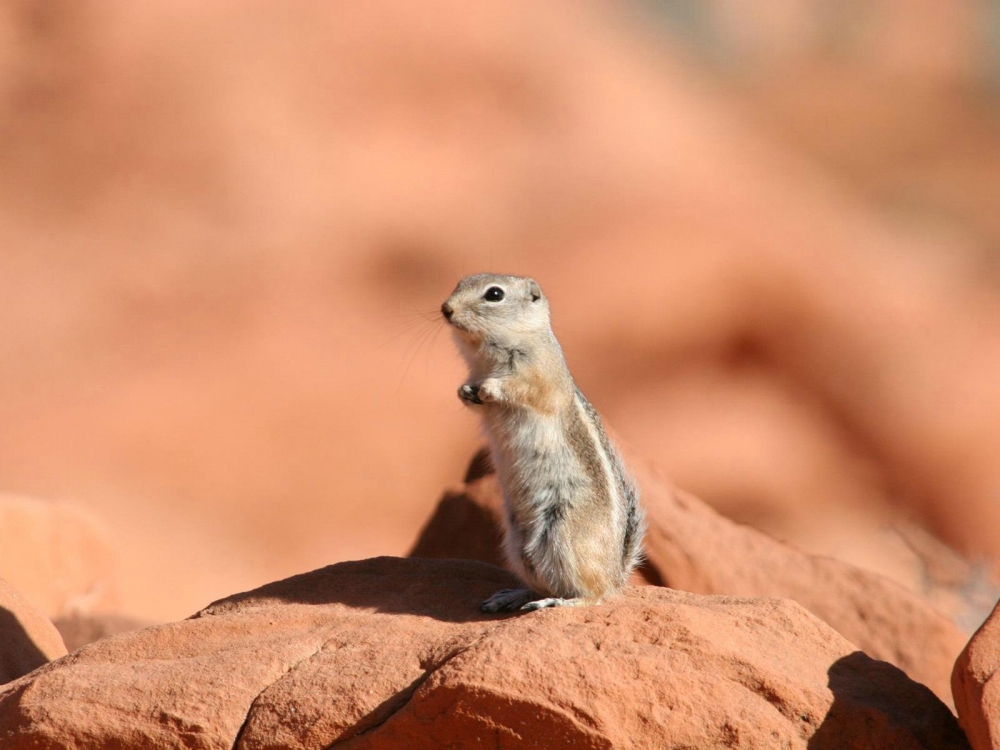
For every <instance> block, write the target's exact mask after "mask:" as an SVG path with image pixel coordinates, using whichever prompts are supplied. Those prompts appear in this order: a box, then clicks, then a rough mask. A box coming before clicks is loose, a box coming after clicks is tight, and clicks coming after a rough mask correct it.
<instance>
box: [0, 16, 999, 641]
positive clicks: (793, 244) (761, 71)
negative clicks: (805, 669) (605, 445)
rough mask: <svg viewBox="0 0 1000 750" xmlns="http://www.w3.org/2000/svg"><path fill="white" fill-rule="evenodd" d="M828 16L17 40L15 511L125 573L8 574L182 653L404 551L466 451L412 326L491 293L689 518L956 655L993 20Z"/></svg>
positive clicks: (981, 326)
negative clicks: (927, 603)
mask: <svg viewBox="0 0 1000 750" xmlns="http://www.w3.org/2000/svg"><path fill="white" fill-rule="evenodd" d="M671 7H672V8H673V10H671ZM825 7H826V6H825V4H819V3H812V2H806V0H801V1H800V2H794V3H770V2H768V3H754V4H752V5H751V4H749V3H722V2H704V3H698V4H694V3H684V4H679V5H675V6H670V5H669V4H667V3H654V2H650V1H646V2H641V3H633V4H627V5H620V4H601V3H569V2H558V1H554V2H550V3H546V4H535V3H513V4H512V3H502V4H501V3H495V2H484V3H473V4H469V3H458V2H454V1H453V0H433V1H432V2H425V3H420V4H409V5H406V4H402V5H401V4H396V3H388V2H374V3H366V4H365V5H364V6H363V7H362V6H355V5H339V6H336V7H334V6H329V7H320V6H317V5H315V4H310V3H304V2H290V3H282V4H280V5H278V4H273V3H264V2H251V3H245V2H244V3H236V2H222V1H221V0H219V1H218V2H213V3H191V2H187V3H179V2H147V3H142V4H135V3H125V2H121V0H99V1H96V2H93V3H89V4H87V5H83V4H78V3H73V2H69V0H61V1H60V2H50V3H44V4H43V3H38V2H28V1H27V0H14V1H13V2H10V3H7V4H5V5H4V6H3V8H0V248H2V250H0V315H2V320H3V324H2V325H0V365H2V366H0V491H3V492H8V493H15V494H17V495H28V496H34V497H37V498H44V499H47V500H48V499H51V500H53V501H57V502H58V503H60V504H61V505H60V506H59V507H71V506H75V507H76V509H78V510H79V512H80V513H81V514H84V515H85V517H86V519H87V521H86V522H87V524H93V525H95V526H96V527H97V528H98V529H99V530H100V536H101V538H103V539H104V540H106V545H107V549H106V550H95V551H94V552H93V555H94V559H93V560H90V561H89V562H87V563H86V565H89V566H91V567H93V568H94V569H95V570H99V571H104V570H105V567H106V561H105V559H104V556H105V555H106V554H111V555H113V557H114V559H115V572H114V574H113V575H112V574H110V573H109V574H107V576H106V577H107V578H108V579H114V582H113V586H111V585H110V584H108V585H107V586H105V585H104V584H100V585H97V584H93V583H88V584H87V586H89V587H90V588H89V589H86V590H81V591H78V592H75V594H76V596H73V595H72V594H73V593H74V592H69V593H67V594H66V595H65V596H64V597H63V598H62V599H59V600H58V602H56V603H51V602H52V601H53V600H51V599H47V598H46V597H50V596H52V594H51V592H48V591H42V590H40V589H37V588H33V587H32V584H30V583H25V581H29V582H30V580H31V575H29V573H28V572H26V571H27V570H29V568H30V566H29V564H28V563H27V562H25V563H24V565H25V569H24V570H21V571H19V570H18V569H17V565H16V563H13V562H7V558H6V557H3V558H0V559H3V560H4V562H5V566H7V567H5V569H4V570H0V577H2V578H4V579H7V580H8V581H10V582H11V583H13V584H15V585H16V586H18V587H19V589H20V590H21V591H23V592H25V594H27V595H29V596H34V598H35V601H36V602H37V603H39V605H40V606H42V607H43V608H44V609H45V610H46V612H47V614H49V616H56V615H60V614H66V611H67V608H69V609H73V607H72V606H70V605H69V604H67V602H69V601H73V602H77V605H74V606H79V605H78V603H79V601H80V600H81V598H83V599H86V598H87V594H88V592H89V593H90V594H93V596H91V599H94V598H95V597H96V599H97V600H98V601H97V602H96V603H95V604H93V606H94V607H96V608H101V607H104V608H110V609H114V610H115V611H122V612H125V613H127V614H129V615H132V616H135V617H140V618H148V619H154V620H167V619H176V618H179V617H183V616H186V615H188V614H190V613H192V612H194V611H195V610H197V609H199V608H200V607H202V606H204V605H205V604H207V603H208V602H210V601H212V600H213V599H217V598H220V597H222V596H225V595H227V594H230V593H232V592H234V591H238V590H243V589H249V588H252V587H255V586H258V585H260V584H263V583H265V582H268V581H273V580H275V579H278V578H282V577H285V576H288V575H290V574H293V573H296V572H300V571H304V570H309V569H312V568H315V567H319V566H322V565H325V564H328V563H332V562H336V561H340V560H347V559H358V558H364V557H370V556H373V555H378V554H390V555H400V554H405V552H406V551H407V549H408V548H409V547H410V545H411V543H412V542H413V540H414V538H415V537H416V534H417V532H418V530H419V528H420V526H421V524H422V523H423V521H424V520H425V519H426V518H427V516H428V515H429V514H430V513H431V511H432V509H433V508H434V507H435V505H436V501H437V499H438V497H439V495H440V492H441V490H442V488H443V487H444V486H445V485H448V484H451V483H454V482H456V481H457V480H458V479H459V478H460V477H461V475H462V471H463V468H464V466H465V464H466V463H467V460H468V457H469V456H470V455H471V453H472V451H473V450H474V449H475V447H476V446H477V445H478V432H477V425H476V423H475V420H474V419H473V418H472V417H471V416H470V415H469V414H467V413H466V412H465V411H464V410H463V409H462V407H461V405H460V404H459V402H458V400H457V399H456V398H455V396H454V392H455V388H456V387H457V385H458V384H459V383H460V382H461V378H462V375H463V370H462V367H461V365H460V363H459V361H458V358H457V356H456V355H455V354H454V352H453V347H452V346H451V343H450V342H449V341H448V340H447V334H446V333H444V332H443V330H442V327H441V325H439V323H438V320H437V314H436V309H437V306H438V305H439V304H440V302H441V300H442V299H443V298H444V297H445V296H446V295H447V294H448V292H449V291H450V290H451V288H452V287H453V286H454V284H455V282H456V281H457V279H458V278H459V277H460V276H462V275H464V274H466V273H471V272H477V271H482V270H496V271H501V272H511V273H519V274H526V275H533V276H535V277H536V278H537V279H538V280H539V281H540V282H541V284H542V286H543V288H544V289H545V290H546V292H547V293H548V295H549V297H550V298H551V300H552V307H553V310H554V319H555V326H556V331H557V333H558V334H559V335H560V338H561V340H562V342H563V345H564V348H565V350H566V353H567V357H568V359H569V362H570V365H571V367H572V368H573V370H574V372H575V374H576V377H577V380H578V381H579V384H580V385H581V387H582V388H583V389H584V390H585V391H586V392H587V394H588V396H589V397H590V398H591V400H592V401H593V402H594V403H595V404H596V405H597V407H598V408H599V409H600V410H601V411H602V413H603V414H604V415H605V418H606V421H607V422H609V423H610V424H611V425H612V426H613V427H614V429H615V431H616V433H617V434H618V435H619V436H620V437H621V439H622V440H623V441H624V442H627V443H629V444H630V445H631V446H632V447H633V448H634V449H635V450H636V451H638V452H639V453H641V454H643V455H645V456H648V457H649V458H650V459H652V460H653V461H655V462H656V463H657V464H659V465H660V466H661V467H662V468H663V469H664V471H665V472H666V473H667V474H669V475H670V476H671V477H672V479H673V480H674V481H676V483H677V484H678V485H680V486H681V487H683V488H685V489H688V490H690V491H692V492H694V493H695V494H697V495H699V496H700V497H702V498H703V499H705V500H707V501H709V502H710V503H712V504H713V505H714V506H715V507H716V508H718V509H719V510H720V511H722V512H723V513H724V514H725V515H727V516H729V517H731V518H735V519H736V520H740V521H744V522H747V523H750V524H753V525H754V526H757V527H758V528H761V529H763V530H765V531H768V532H770V533H772V534H774V535H776V536H779V537H780V538H783V539H787V540H789V541H791V542H793V543H794V544H796V545H798V546H799V547H801V548H803V549H804V550H806V551H808V552H811V553H820V554H828V555H831V556H834V557H837V558H840V559H843V560H846V561H848V562H852V563H855V564H858V565H861V566H863V567H867V568H869V569H872V570H875V571H877V572H881V573H884V574H886V575H889V576H891V577H893V578H895V579H896V580H898V581H900V582H901V583H903V585H905V586H907V587H909V588H911V589H914V590H916V591H918V592H921V593H924V594H926V595H928V597H929V598H930V599H931V600H932V601H933V602H934V603H935V604H936V605H937V606H938V607H939V608H941V609H942V610H943V611H945V612H946V613H947V614H949V615H951V616H952V617H953V618H954V619H955V620H956V621H957V622H958V623H959V625H960V626H961V627H963V628H964V629H965V630H966V631H967V632H971V630H972V629H974V628H975V627H976V626H977V625H978V624H979V622H981V620H982V618H983V617H985V615H986V614H987V613H988V612H989V609H990V608H991V606H992V604H993V603H994V601H995V588H994V585H993V584H992V583H991V582H990V581H989V575H988V571H989V569H990V566H994V567H995V565H996V563H997V562H998V561H1000V535H998V534H997V533H996V529H997V528H1000V462H998V461H997V459H996V457H997V456H998V455H1000V387H998V382H1000V265H998V263H997V259H998V258H1000V255H998V253H997V247H998V246H1000V245H998V243H1000V220H998V217H1000V190H998V189H997V187H998V185H997V182H998V178H1000V108H998V93H1000V68H998V67H997V66H996V62H997V59H1000V58H996V57H995V55H996V39H997V35H998V34H1000V32H997V34H994V36H992V37H991V36H989V35H988V34H987V33H986V32H987V30H988V29H991V28H992V29H994V30H995V29H997V28H1000V18H998V14H997V12H996V11H994V10H992V9H991V8H990V6H989V5H988V4H987V3H986V2H985V1H983V2H974V1H973V0H965V1H964V2H956V3H948V4H943V3H930V2H921V3H911V2H907V3H903V2H899V1H898V0H880V1H879V2H875V3H861V2H851V3H845V4H839V5H838V6H837V7H838V8H839V10H838V11H837V12H833V11H830V10H824V8H825ZM18 502H20V500H18ZM32 512H34V511H32ZM39 523H51V522H50V521H40V522H39ZM8 528H9V527H8ZM44 528H48V527H44ZM88 528H89V527H88ZM4 533H8V532H6V531H5V532H4ZM31 533H38V534H41V533H42V532H31ZM88 533H89V532H88ZM95 533H96V532H95ZM87 538H88V539H89V537H87ZM88 543H89V542H88ZM85 567H86V566H85ZM87 569H88V570H89V569H90V568H87ZM102 575H103V573H102ZM95 587H96V588H95ZM91 589H94V590H96V591H97V594H94V591H91ZM112 589H113V592H114V595H113V596H110V595H109V596H105V591H106V590H112ZM991 595H992V596H993V598H992V599H990V596H991ZM88 601H89V600H88Z"/></svg>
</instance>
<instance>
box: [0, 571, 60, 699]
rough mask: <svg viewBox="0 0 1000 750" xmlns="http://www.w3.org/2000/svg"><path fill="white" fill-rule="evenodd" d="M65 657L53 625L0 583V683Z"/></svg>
mask: <svg viewBox="0 0 1000 750" xmlns="http://www.w3.org/2000/svg"><path fill="white" fill-rule="evenodd" d="M65 654H66V646H64V645H63V641H62V638H61V637H60V636H59V631H57V630H56V628H55V626H54V625H53V624H52V623H51V622H49V620H48V619H47V618H46V617H45V615H43V614H42V613H41V612H40V611H39V610H38V608H37V607H36V606H35V605H33V604H32V603H31V602H29V601H28V600H27V599H26V598H25V597H24V595H23V594H21V593H20V592H19V591H18V590H17V589H15V588H14V587H13V586H11V585H10V584H9V583H7V582H6V581H4V580H0V683H4V682H10V681H11V680H16V679H17V678H18V677H21V676H22V675H26V674H28V672H30V671H31V670H33V669H36V668H38V667H40V666H42V665H43V664H45V663H46V662H47V661H50V660H51V659H58V658H59V657H60V656H64V655H65Z"/></svg>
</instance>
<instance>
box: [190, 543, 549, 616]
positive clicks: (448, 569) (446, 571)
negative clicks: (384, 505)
mask: <svg viewBox="0 0 1000 750" xmlns="http://www.w3.org/2000/svg"><path fill="white" fill-rule="evenodd" d="M519 585H520V584H519V582H518V580H517V578H516V577H515V576H513V575H512V574H511V573H508V572H507V571H505V570H502V569H500V568H498V567H496V566H495V565H490V564H488V563H483V562H479V561H477V560H454V559H425V558H418V557H413V558H404V557H375V558H371V559H368V560H357V561H350V562H341V563H336V564H334V565H328V566H326V567H325V568H319V569H318V570H314V571H312V572H309V573H302V574H299V575H296V576H292V577H291V578H286V579H284V580H282V581H276V582H274V583H269V584H267V585H265V586H261V587H260V588H258V589H254V590H253V591H247V592H244V593H242V594H235V595H233V596H229V597H227V598H225V599H222V600H220V601H217V602H214V603H212V604H210V605H209V606H208V607H206V608H205V609H203V610H202V611H201V612H199V613H197V614H195V615H194V616H193V617H199V616H201V615H203V614H217V613H221V612H224V611H225V610H227V609H230V608H233V607H237V606H239V605H242V604H245V603H247V602H251V601H254V600H258V601H261V602H265V601H284V602H288V603H290V604H316V605H321V604H342V605H344V606H347V607H352V608H355V609H366V610H371V611H373V612H380V613H386V614H403V615H416V616H422V617H430V618H433V619H436V620H441V621H443V622H483V621H490V620H499V619H505V618H504V616H502V615H494V614H484V613H482V612H480V611H479V604H480V602H482V601H483V600H484V599H485V598H486V597H487V596H489V595H490V594H493V593H494V592H496V591H497V589H501V588H516V587H517V586H519ZM528 615H530V613H515V614H512V615H507V617H523V616H528Z"/></svg>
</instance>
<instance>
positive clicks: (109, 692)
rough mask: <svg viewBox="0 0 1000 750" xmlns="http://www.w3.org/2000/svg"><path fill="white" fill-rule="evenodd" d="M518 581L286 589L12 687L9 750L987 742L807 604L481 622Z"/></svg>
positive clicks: (375, 570) (494, 575)
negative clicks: (501, 590) (967, 735)
mask: <svg viewBox="0 0 1000 750" xmlns="http://www.w3.org/2000/svg"><path fill="white" fill-rule="evenodd" d="M512 583H513V580H512V578H511V577H510V575H509V574H507V573H505V572H504V571H501V570H499V569H497V568H495V567H492V566H488V565H484V564H482V563H479V562H474V561H458V560H417V559H396V558H378V559H374V560H366V561H362V562H355V563H341V564H339V565H334V566H330V567H327V568H324V569H321V570H318V571H314V572H312V573H307V574H304V575H300V576H296V577H294V578H290V579H287V580H285V581H280V582H278V583H274V584H270V585H268V586H265V587H263V588H260V589H258V590H256V591H252V592H249V593H245V594H239V595H236V596H233V597H230V598H228V599H225V600H222V601H220V602H217V603H215V604H213V605H211V606H209V607H208V608H206V609H204V610H202V611H201V612H199V613H198V614H197V615H195V616H194V617H192V618H191V619H189V620H184V621H181V622H176V623H171V624H168V625H161V626H156V627H152V628H148V629H145V630H141V631H135V632H132V633H128V634H124V635H119V636H112V637H110V638H106V639H104V640H101V641H99V642H97V643H94V644H92V645H90V646H86V647H84V648H83V649H81V650H80V651H78V652H76V653H74V654H71V655H70V656H68V657H66V658H64V659H62V660H60V661H58V662H56V663H53V664H50V665H48V666H46V667H44V668H43V669H41V670H38V671H37V672H35V673H34V674H32V675H29V676H27V677H24V678H22V679H21V680H19V681H17V682H14V683H12V684H10V685H8V686H7V687H6V688H5V690H4V691H3V692H0V743H2V744H3V746H4V747H5V748H7V749H8V750H18V749H19V748H34V747H74V748H104V747H116V748H144V747H161V748H181V747H188V748H190V747H195V748H220V749H221V748H227V749H228V748H234V747H235V748H244V749H245V750H250V749H251V748H264V747H282V748H326V747H329V746H330V745H331V744H333V743H344V745H343V746H344V747H350V748H374V747H378V748H413V747H426V746H429V745H434V746H443V745H444V744H445V743H448V746H449V747H469V748H471V747H483V746H503V747H542V746H546V747H552V746H567V747H568V746H572V747H588V748H608V747H659V748H673V747H676V748H680V747H720V746H727V747H730V746H733V747H735V746H739V747H768V748H771V747H786V748H803V749H804V748H806V747H808V748H810V750H821V749H823V748H830V749H833V748H837V749H838V750H843V749H844V748H848V749H849V748H874V747H893V748H900V749H903V750H905V749H906V748H914V749H916V748H928V747H934V748H940V749H941V750H949V749H950V748H963V747H966V745H965V742H964V737H963V736H962V734H961V731H960V730H959V728H958V725H957V722H956V721H955V719H954V717H953V716H952V715H951V713H950V712H949V711H948V710H947V708H946V707H945V706H944V705H943V704H941V703H940V701H938V700H937V698H935V697H934V695H933V694H932V693H931V692H930V691H929V690H927V689H926V688H925V687H923V686H921V685H918V684H916V683H914V682H912V681H911V680H909V679H908V678H907V677H906V676H905V675H904V674H903V673H902V672H901V671H899V670H898V669H896V668H895V667H892V666H891V665H889V664H885V663H883V662H878V661H874V660H872V659H871V658H869V657H868V656H865V655H864V654H861V653H859V652H858V651H857V650H856V649H855V648H854V646H852V645H851V644H850V643H848V642H847V641H846V640H844V639H843V638H842V637H841V636H839V635H838V634H837V633H835V632H834V631H833V630H831V629H830V628H829V627H827V626H826V625H825V624H823V623H822V622H820V621H819V620H817V619H816V618H814V617H813V616H812V615H810V614H809V613H807V612H806V611H805V610H804V609H802V608H801V607H799V606H798V605H797V604H795V603H794V602H790V601H787V600H777V599H761V598H758V599H740V598H735V597H706V596H698V595H693V594H687V593H683V592H679V591H671V590H667V589H658V588H652V587H642V588H631V589H629V590H628V591H627V592H626V593H625V594H624V595H623V596H622V597H619V598H616V599H615V600H613V601H609V602H607V603H605V604H604V605H601V606H599V607H592V608H581V609H555V610H546V611H542V612H538V613H532V614H526V615H521V616H509V617H501V618H495V617H486V616H483V615H481V614H480V613H479V612H478V610H477V608H476V604H477V603H478V602H479V601H480V600H481V599H482V598H484V597H485V596H486V595H488V594H489V593H492V592H493V591H494V590H495V589H496V588H498V587H503V586H509V585H511V584H512ZM56 707H58V710H55V708H56Z"/></svg>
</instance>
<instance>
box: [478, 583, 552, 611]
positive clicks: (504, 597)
mask: <svg viewBox="0 0 1000 750" xmlns="http://www.w3.org/2000/svg"><path fill="white" fill-rule="evenodd" d="M537 598H538V594H536V593H535V592H534V591H532V590H531V589H501V590H500V591H498V592H496V593H495V594H493V596H491V597H490V598H489V599H487V600H486V601H484V602H483V603H482V604H480V605H479V611H480V612H487V613H490V614H492V613H495V612H516V611H517V610H519V609H521V608H522V607H524V606H525V605H526V604H528V603H529V602H531V601H532V600H534V599H537Z"/></svg>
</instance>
